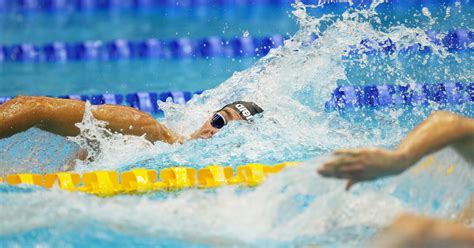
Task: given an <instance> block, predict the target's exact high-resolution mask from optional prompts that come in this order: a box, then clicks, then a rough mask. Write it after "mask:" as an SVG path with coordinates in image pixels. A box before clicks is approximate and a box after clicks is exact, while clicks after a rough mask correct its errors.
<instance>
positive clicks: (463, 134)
mask: <svg viewBox="0 0 474 248" xmlns="http://www.w3.org/2000/svg"><path fill="white" fill-rule="evenodd" d="M472 139H474V121H473V120H471V119H467V118H464V117H461V116H459V115H456V114H453V113H448V112H437V113H434V114H432V115H431V116H429V117H428V118H427V119H426V120H424V121H423V122H422V123H421V124H420V125H418V126H417V127H416V128H415V129H414V130H413V131H412V132H411V133H409V134H408V136H407V137H406V138H405V139H404V140H403V141H402V143H401V144H400V145H399V146H398V148H397V149H396V150H395V153H396V154H397V155H398V156H400V158H401V160H402V161H404V163H401V166H404V167H409V166H411V165H412V164H414V163H416V162H417V161H418V160H420V159H421V158H422V157H423V156H425V155H428V154H430V153H433V152H436V151H438V150H440V149H442V148H444V147H446V146H449V145H456V144H458V143H461V142H464V141H466V140H472ZM404 169H406V168H404Z"/></svg>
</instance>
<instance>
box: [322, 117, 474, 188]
mask: <svg viewBox="0 0 474 248" xmlns="http://www.w3.org/2000/svg"><path fill="white" fill-rule="evenodd" d="M446 146H452V147H453V148H454V149H455V150H456V152H458V153H459V154H460V155H461V156H462V157H464V158H465V159H466V161H468V162H469V163H471V165H472V164H473V163H474V152H473V151H474V120H473V119H469V118H465V117H462V116H459V115H457V114H453V113H449V112H436V113H433V114H432V115H431V116H429V117H428V118H427V119H426V120H424V121H423V122H422V123H421V124H420V125H418V126H417V127H416V128H415V129H413V130H412V132H410V133H409V134H408V136H407V137H405V139H404V140H403V141H402V143H401V144H400V145H399V146H398V147H397V149H395V150H394V151H390V150H385V149H380V148H375V147H370V148H356V149H345V150H338V151H336V152H335V153H334V154H335V155H336V158H334V159H332V160H329V161H327V162H325V163H324V164H323V165H322V166H321V167H320V168H319V169H318V173H319V174H321V175H322V176H324V177H335V178H345V179H348V182H347V184H346V190H349V189H350V188H351V186H352V185H354V184H355V183H358V182H362V181H369V180H375V179H377V178H381V177H385V176H391V175H398V174H400V173H402V172H403V171H405V170H406V169H408V168H409V167H410V166H412V165H414V164H415V163H416V162H418V161H419V160H420V159H421V158H422V157H424V156H426V155H428V154H430V153H433V152H436V151H438V150H440V149H442V148H444V147H446Z"/></svg>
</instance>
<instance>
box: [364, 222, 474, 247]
mask: <svg viewBox="0 0 474 248" xmlns="http://www.w3.org/2000/svg"><path fill="white" fill-rule="evenodd" d="M371 247H374V248H378V247H384V248H399V247H426V248H428V247H439V248H442V247H457V248H464V247H465V248H472V247H474V229H470V228H466V227H465V226H464V225H461V224H456V223H451V222H448V221H445V220H439V219H431V218H428V217H420V216H415V215H411V214H403V215H401V216H400V217H399V218H397V219H396V220H395V221H394V222H393V223H392V224H391V225H390V226H388V227H387V228H385V229H384V230H382V232H381V233H379V235H377V237H376V238H375V240H374V242H373V243H372V246H371Z"/></svg>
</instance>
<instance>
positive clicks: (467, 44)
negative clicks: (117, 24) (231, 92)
mask: <svg viewBox="0 0 474 248" xmlns="http://www.w3.org/2000/svg"><path fill="white" fill-rule="evenodd" d="M426 35H427V36H428V38H429V39H430V41H431V42H432V43H433V44H436V45H440V46H442V47H444V48H446V49H447V50H448V52H457V51H472V50H474V46H473V44H474V32H473V31H470V30H467V29H458V30H453V31H450V32H437V31H427V32H426ZM440 37H441V38H440ZM287 38H288V37H287V36H284V35H278V34H276V35H271V36H266V37H251V36H247V37H236V38H231V39H227V38H224V37H218V36H211V37H206V38H202V39H190V38H186V37H183V38H178V39H174V40H168V41H164V40H158V39H153V38H152V39H147V40H140V41H133V40H125V39H118V40H113V41H100V40H98V41H81V42H75V43H65V42H59V41H57V42H52V43H47V44H43V45H37V44H32V43H21V44H13V45H0V62H67V61H95V60H99V61H115V60H125V59H151V58H155V59H156V58H162V59H170V58H174V59H186V58H212V57H226V58H235V57H262V56H265V55H267V54H268V52H269V51H270V50H271V49H273V48H277V47H280V46H283V45H284V41H285V39H287ZM317 38H318V37H317V36H316V35H312V36H311V37H310V40H309V41H308V44H310V43H311V42H313V41H314V40H316V39H317ZM397 50H398V51H400V52H401V53H402V54H410V53H430V52H432V51H431V48H430V47H428V46H423V45H421V44H419V43H416V44H412V45H410V46H408V47H399V46H398V45H397V44H396V43H395V42H393V41H392V40H391V39H385V40H381V41H375V40H370V39H364V40H362V41H360V43H359V44H358V45H357V46H353V47H349V48H348V49H347V57H354V56H359V55H361V54H367V55H372V54H378V53H381V54H392V53H394V52H395V51H397Z"/></svg>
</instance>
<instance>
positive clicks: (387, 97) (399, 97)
mask: <svg viewBox="0 0 474 248" xmlns="http://www.w3.org/2000/svg"><path fill="white" fill-rule="evenodd" d="M471 102H474V83H470V84H462V83H459V82H458V83H435V84H407V85H368V86H352V85H345V86H339V87H337V88H336V89H335V90H334V92H333V93H332V95H331V99H330V100H329V101H327V102H326V104H325V109H326V111H327V112H331V111H335V110H343V109H351V108H361V107H392V108H398V107H405V106H416V105H429V104H430V103H438V104H464V103H471Z"/></svg>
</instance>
